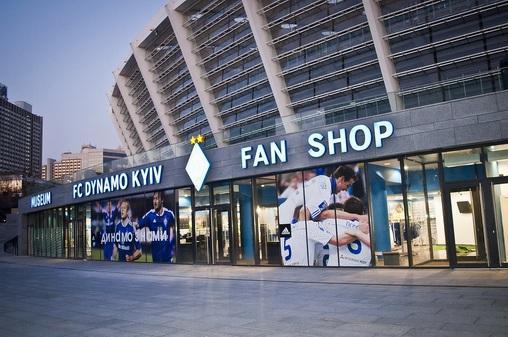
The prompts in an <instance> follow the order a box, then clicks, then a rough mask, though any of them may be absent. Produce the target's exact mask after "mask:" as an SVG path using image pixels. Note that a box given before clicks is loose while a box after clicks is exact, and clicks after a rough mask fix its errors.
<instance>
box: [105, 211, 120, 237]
mask: <svg viewBox="0 0 508 337" xmlns="http://www.w3.org/2000/svg"><path fill="white" fill-rule="evenodd" d="M117 213H118V212H117V211H116V208H114V209H112V210H111V212H108V211H106V210H105V209H103V210H102V219H103V220H104V232H105V233H114V232H115V218H116V215H117Z"/></svg>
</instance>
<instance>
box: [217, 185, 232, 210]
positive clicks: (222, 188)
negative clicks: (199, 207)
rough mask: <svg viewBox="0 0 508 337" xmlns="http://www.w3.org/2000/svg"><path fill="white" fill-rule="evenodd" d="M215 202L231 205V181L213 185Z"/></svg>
mask: <svg viewBox="0 0 508 337" xmlns="http://www.w3.org/2000/svg"><path fill="white" fill-rule="evenodd" d="M213 204H214V206H216V205H229V183H223V184H221V185H216V186H213Z"/></svg>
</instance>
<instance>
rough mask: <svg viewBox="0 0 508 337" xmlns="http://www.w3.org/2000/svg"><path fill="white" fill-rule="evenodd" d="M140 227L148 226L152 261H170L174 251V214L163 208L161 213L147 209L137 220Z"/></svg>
mask: <svg viewBox="0 0 508 337" xmlns="http://www.w3.org/2000/svg"><path fill="white" fill-rule="evenodd" d="M139 227H140V228H145V227H146V228H148V230H149V231H150V233H149V235H148V238H149V239H151V240H150V241H151V247H152V260H153V262H171V259H172V258H173V256H174V252H175V235H174V230H175V215H174V214H173V212H171V211H170V210H168V209H166V208H163V211H162V214H157V212H156V211H155V210H154V209H151V210H150V211H148V212H147V213H146V214H145V215H144V216H143V217H142V218H141V220H140V221H139Z"/></svg>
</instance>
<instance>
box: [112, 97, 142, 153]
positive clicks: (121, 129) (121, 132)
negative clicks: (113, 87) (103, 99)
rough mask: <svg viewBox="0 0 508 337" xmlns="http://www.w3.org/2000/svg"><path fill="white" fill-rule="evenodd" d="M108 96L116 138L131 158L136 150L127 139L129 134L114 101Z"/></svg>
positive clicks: (129, 139) (130, 140)
mask: <svg viewBox="0 0 508 337" xmlns="http://www.w3.org/2000/svg"><path fill="white" fill-rule="evenodd" d="M107 96H108V101H109V105H110V106H111V115H110V116H111V119H112V120H113V124H114V125H115V129H116V132H117V134H118V137H120V141H121V142H122V146H123V147H124V148H126V149H127V151H128V155H129V156H132V155H133V154H134V153H136V149H135V147H134V145H133V141H132V139H131V138H130V137H129V133H128V131H127V125H126V123H125V122H124V121H123V117H122V115H121V114H120V112H119V111H118V105H116V102H115V101H116V99H115V98H113V97H112V96H111V95H107Z"/></svg>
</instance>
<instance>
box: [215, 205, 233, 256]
mask: <svg viewBox="0 0 508 337" xmlns="http://www.w3.org/2000/svg"><path fill="white" fill-rule="evenodd" d="M212 225H213V230H212V236H213V237H212V240H213V243H214V244H213V263H214V264H231V240H230V235H231V216H230V212H229V208H228V207H218V208H214V209H213V218H212Z"/></svg>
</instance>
